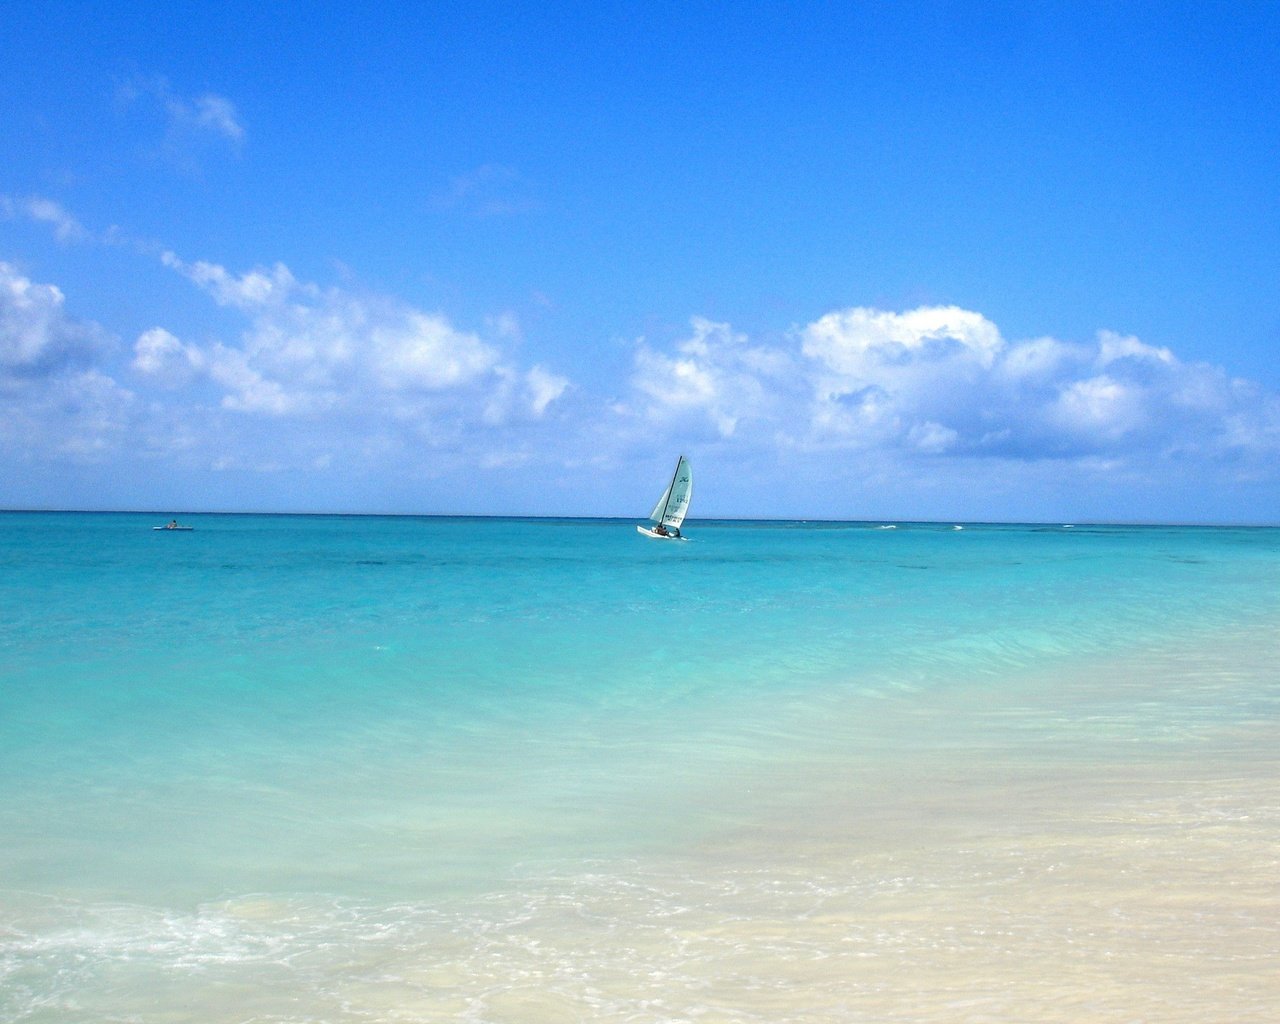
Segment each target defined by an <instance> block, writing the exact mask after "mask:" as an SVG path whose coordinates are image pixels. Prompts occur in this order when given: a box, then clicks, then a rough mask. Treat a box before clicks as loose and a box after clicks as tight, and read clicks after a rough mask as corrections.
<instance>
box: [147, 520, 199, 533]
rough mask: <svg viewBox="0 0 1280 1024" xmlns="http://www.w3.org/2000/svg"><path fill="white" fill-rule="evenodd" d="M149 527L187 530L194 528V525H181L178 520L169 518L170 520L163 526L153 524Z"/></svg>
mask: <svg viewBox="0 0 1280 1024" xmlns="http://www.w3.org/2000/svg"><path fill="white" fill-rule="evenodd" d="M151 529H153V530H169V531H173V530H187V531H190V530H194V529H195V527H194V526H183V525H181V524H180V523H179V522H178V520H176V519H173V520H171V521H170V522H168V523H166V524H165V525H164V526H153V527H151Z"/></svg>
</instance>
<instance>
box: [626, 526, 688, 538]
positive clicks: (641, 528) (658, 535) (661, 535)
mask: <svg viewBox="0 0 1280 1024" xmlns="http://www.w3.org/2000/svg"><path fill="white" fill-rule="evenodd" d="M636 531H637V532H639V533H643V534H644V535H645V536H646V537H652V538H653V539H654V540H688V539H689V538H688V537H675V536H672V535H671V534H669V533H655V532H654V531H653V530H651V529H649V527H647V526H637V527H636Z"/></svg>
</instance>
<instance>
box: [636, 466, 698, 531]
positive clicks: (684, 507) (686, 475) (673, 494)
mask: <svg viewBox="0 0 1280 1024" xmlns="http://www.w3.org/2000/svg"><path fill="white" fill-rule="evenodd" d="M691 494H693V470H691V469H690V468H689V460H688V459H686V458H685V457H684V456H683V455H681V456H680V458H678V459H676V471H675V472H674V473H673V474H672V475H671V483H669V484H668V485H667V489H666V490H665V491H663V492H662V497H661V498H659V499H658V503H657V504H656V505H654V506H653V511H652V512H650V513H649V519H650V520H651V521H652V522H653V523H655V524H656V525H655V526H654V527H653V529H652V530H651V529H649V527H647V526H637V527H636V529H637V530H639V531H640V532H641V533H643V534H644V535H645V536H646V537H655V538H657V539H658V540H685V539H686V538H684V537H682V536H680V524H681V523H683V522H684V516H685V513H686V512H688V511H689V496H690V495H691Z"/></svg>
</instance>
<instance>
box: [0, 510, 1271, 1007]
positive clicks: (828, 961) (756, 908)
mask: <svg viewBox="0 0 1280 1024" xmlns="http://www.w3.org/2000/svg"><path fill="white" fill-rule="evenodd" d="M195 522H196V525H197V530H196V531H195V532H193V533H191V534H185V535H181V536H163V535H154V534H151V533H150V531H149V530H148V529H147V527H149V526H150V525H151V523H150V521H149V520H146V519H144V518H139V517H130V516H36V515H30V516H26V515H22V516H0V564H3V568H4V570H5V571H4V574H3V576H2V577H0V608H3V609H4V619H3V621H2V622H0V628H2V629H3V632H2V633H0V670H2V671H0V700H2V703H0V1019H4V1020H10V1019H12V1020H15V1021H17V1020H20V1021H24V1022H25V1021H32V1022H34V1021H60V1022H61V1021H81V1020H83V1021H109V1020H131V1021H139V1020H141V1021H148V1022H150V1021H166V1020H185V1019H191V1018H192V1017H193V1016H196V1017H198V1018H199V1019H201V1020H206V1021H211V1022H218V1021H224V1020H225V1021H247V1020H260V1021H309V1020H325V1021H344V1020H351V1021H357V1020H370V1019H377V1020H440V1019H459V1020H476V1021H507V1020H510V1021H541V1020H546V1021H552V1020H557V1021H559V1020H565V1019H593V1020H595V1019H599V1020H618V1021H623V1020H626V1021H650V1020H651V1021H672V1020H690V1021H692V1020H699V1021H711V1020H735V1021H743V1020H779V1019H788V1020H812V1021H828V1020H829V1021H837V1020H844V1021H847V1020H880V1021H886V1020H914V1021H922V1020H973V1021H978V1020H1008V1019H1031V1018H1034V1019H1039V1020H1079V1019H1084V1018H1088V1019H1091V1020H1104V1021H1105V1020H1115V1021H1121V1020H1133V1019H1160V1020H1188V1021H1191V1020H1204V1019H1207V1018H1214V1019H1228V1018H1229V1019H1233V1020H1245V1021H1247V1020H1258V1021H1261V1020H1265V1019H1268V1018H1267V1016H1266V1013H1269V1012H1270V1008H1271V1006H1272V1005H1274V1002H1275V998H1276V996H1277V995H1280V992H1277V986H1276V983H1275V982H1273V981H1271V980H1270V972H1267V971H1265V970H1263V969H1262V967H1263V965H1264V964H1265V963H1266V961H1267V959H1268V958H1269V957H1270V958H1274V956H1275V954H1276V953H1277V951H1278V950H1280V923H1278V922H1280V907H1278V906H1277V895H1276V891H1275V887H1274V878H1275V877H1276V872H1277V868H1280V864H1278V863H1277V854H1276V849H1277V843H1276V839H1277V836H1278V835H1280V809H1278V808H1277V797H1276V791H1275V788H1274V779H1275V777H1276V767H1277V765H1276V763H1275V761H1276V755H1275V751H1276V750H1277V745H1276V743H1275V740H1276V739H1277V723H1280V680H1278V679H1277V672H1276V669H1275V666H1276V665H1277V664H1280V640H1278V639H1277V637H1278V631H1277V630H1276V629H1275V624H1276V622H1278V621H1280V588H1277V587H1276V586H1275V581H1276V579H1277V578H1280V572H1278V570H1280V537H1278V536H1277V533H1276V531H1266V530H1258V531H1248V530H1236V531H1233V530H1222V531H1216V530H1155V529H1147V530H1130V529H1096V528H1089V527H1085V526H1077V527H1075V528H1074V529H1072V530H1070V531H1064V530H1062V529H1060V528H1057V527H1054V528H1052V529H1046V528H1002V527H984V526H972V525H971V526H969V527H968V528H967V529H965V530H963V531H955V530H953V529H952V528H951V524H946V525H943V526H939V527H921V526H911V525H907V524H901V525H900V528H899V529H897V530H892V531H881V530H877V529H875V528H874V527H873V526H859V525H857V524H847V525H838V524H816V525H800V524H754V525H749V524H703V525H701V528H700V529H699V530H698V531H697V532H696V533H695V531H693V530H692V529H691V530H690V533H691V535H693V536H694V538H695V541H696V543H694V542H691V543H689V544H686V545H654V544H646V543H645V542H644V540H643V539H642V538H637V537H636V535H635V533H634V530H633V529H631V525H630V524H629V523H627V524H620V523H599V522H594V523H547V522H518V521H517V522H511V521H439V520H399V519H386V520H376V519H375V520H364V519H343V518H337V517H332V518H325V517H317V518H292V517H203V518H199V519H196V520H195ZM193 1007H197V1008H198V1012H195V1011H193V1009H192V1008H193Z"/></svg>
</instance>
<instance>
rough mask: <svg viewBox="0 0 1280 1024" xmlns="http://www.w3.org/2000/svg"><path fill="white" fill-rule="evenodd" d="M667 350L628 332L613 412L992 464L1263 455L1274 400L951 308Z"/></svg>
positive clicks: (1148, 355)
mask: <svg viewBox="0 0 1280 1024" xmlns="http://www.w3.org/2000/svg"><path fill="white" fill-rule="evenodd" d="M693 326H694V333H693V336H692V337H691V338H689V339H687V340H684V341H681V342H678V343H677V344H675V345H674V347H673V349H672V350H670V351H666V352H663V351H657V350H655V349H653V348H651V347H649V346H648V345H646V344H643V343H642V344H641V345H640V346H639V347H638V349H637V352H636V355H635V361H634V366H633V370H632V375H631V381H630V390H631V396H632V397H631V398H630V400H629V402H628V403H624V404H623V406H622V410H623V411H634V410H636V409H639V410H640V411H642V412H643V413H644V415H646V416H647V417H648V418H649V419H650V420H652V421H661V422H665V423H667V424H673V423H678V422H681V420H682V418H683V420H684V422H685V423H686V427H687V424H688V420H689V418H690V417H695V418H701V419H703V420H704V421H706V422H708V423H710V424H712V425H713V426H714V428H715V431H716V433H717V434H718V435H719V436H720V437H722V438H728V437H730V436H734V435H740V434H741V433H742V432H743V431H744V430H751V431H753V433H752V435H751V439H752V442H753V443H770V442H771V441H772V442H775V443H783V444H787V445H791V446H794V447H797V448H807V449H811V450H818V449H848V450H851V451H853V450H862V451H871V450H876V451H883V452H893V451H897V452H899V453H901V454H902V455H903V456H909V455H914V456H918V457H922V458H938V457H942V456H962V457H976V458H983V457H990V458H997V459H1005V460H1010V459H1012V460H1021V461H1028V460H1030V461H1036V460H1042V459H1074V460H1077V461H1080V462H1083V461H1084V460H1089V459H1093V460H1097V459H1104V460H1107V459H1110V460H1124V459H1135V460H1141V459H1150V458H1157V459H1159V458H1166V457H1170V456H1172V455H1175V454H1179V453H1180V454H1183V455H1185V454H1188V453H1191V452H1195V453H1196V454H1197V455H1198V456H1200V457H1205V458H1212V457H1224V456H1233V455H1247V456H1251V457H1259V456H1265V455H1266V454H1267V453H1271V454H1275V453H1276V452H1277V451H1278V450H1280V430H1278V427H1280V412H1278V409H1280V407H1278V405H1277V399H1276V397H1275V396H1267V395H1263V394H1261V393H1260V392H1259V390H1258V389H1257V388H1256V387H1255V386H1253V385H1250V384H1248V383H1247V382H1244V381H1239V380H1234V379H1232V378H1230V377H1229V376H1228V375H1227V373H1226V372H1225V371H1223V370H1222V369H1220V368H1217V367H1212V366H1207V365H1204V364H1191V363H1184V362H1182V361H1181V360H1179V359H1178V358H1177V357H1176V356H1175V355H1174V353H1173V352H1172V351H1170V350H1169V349H1167V348H1162V347H1158V346H1155V345H1151V344H1148V343H1146V342H1143V341H1141V340H1140V339H1138V338H1136V337H1133V336H1129V335H1122V334H1118V333H1116V332H1113V331H1108V330H1103V331H1100V332H1099V333H1098V334H1097V336H1096V337H1095V338H1094V339H1093V340H1092V341H1091V342H1088V343H1082V342H1071V341H1059V340H1057V339H1054V338H1049V337H1042V338H1033V339H1029V340H1025V341H1016V342H1009V341H1007V340H1006V339H1005V338H1004V337H1003V336H1002V335H1001V333H1000V331H999V329H998V327H997V326H996V325H995V324H994V323H993V322H991V321H990V320H988V319H987V318H985V317H983V316H982V315H981V314H980V313H977V312H974V311H970V310H965V309H961V308H959V307H955V306H943V307H925V308H921V309H915V310H909V311H906V312H891V311H885V310H878V309H870V308H865V307H856V308H850V309H845V310H837V311H833V312H831V313H828V314H826V315H824V316H822V317H820V318H818V319H817V320H815V321H813V322H812V323H809V324H807V325H805V326H803V327H799V328H797V329H795V331H794V332H793V333H792V335H791V337H790V338H789V339H787V340H786V341H784V342H780V343H777V344H773V345H753V344H751V343H750V342H749V340H748V339H747V338H746V337H745V336H743V335H742V334H739V333H737V332H735V331H734V330H733V329H732V328H731V327H730V326H729V325H727V324H714V323H711V322H709V321H705V320H694V321H693Z"/></svg>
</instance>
